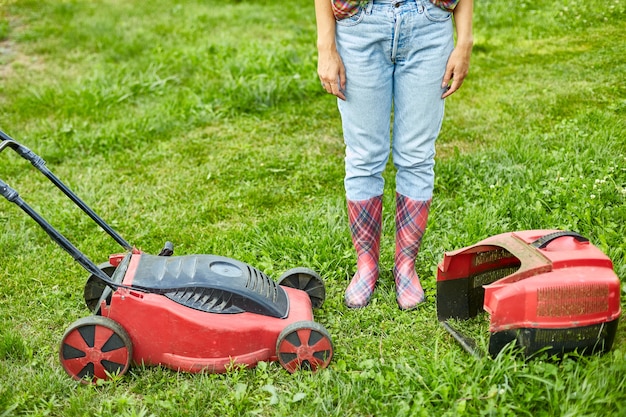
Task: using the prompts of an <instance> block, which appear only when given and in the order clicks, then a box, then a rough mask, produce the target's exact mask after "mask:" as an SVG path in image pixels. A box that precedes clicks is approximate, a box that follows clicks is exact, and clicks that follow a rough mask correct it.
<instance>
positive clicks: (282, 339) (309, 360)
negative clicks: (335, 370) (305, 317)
mask: <svg viewBox="0 0 626 417" xmlns="http://www.w3.org/2000/svg"><path fill="white" fill-rule="evenodd" d="M276 355H277V356H278V361H279V362H280V364H281V365H282V366H283V368H285V369H286V370H287V371H289V372H290V373H294V372H296V371H297V370H298V369H306V370H309V371H312V372H316V371H317V370H318V369H321V368H326V367H327V366H328V364H329V363H330V360H331V359H332V357H333V342H332V340H331V338H330V334H329V333H328V331H327V330H326V329H325V328H324V326H322V325H321V324H318V323H315V322H313V321H298V322H296V323H292V324H290V325H289V326H287V327H285V329H283V331H282V332H280V335H279V336H278V340H277V342H276Z"/></svg>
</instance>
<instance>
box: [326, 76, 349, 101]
mask: <svg viewBox="0 0 626 417" xmlns="http://www.w3.org/2000/svg"><path fill="white" fill-rule="evenodd" d="M322 88H323V89H324V90H326V92H327V93H328V94H332V95H333V96H336V97H337V98H339V99H341V100H345V99H346V96H345V94H344V92H343V87H342V86H341V85H340V84H339V83H338V82H333V81H330V82H329V81H323V80H322Z"/></svg>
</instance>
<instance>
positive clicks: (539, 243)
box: [530, 230, 589, 249]
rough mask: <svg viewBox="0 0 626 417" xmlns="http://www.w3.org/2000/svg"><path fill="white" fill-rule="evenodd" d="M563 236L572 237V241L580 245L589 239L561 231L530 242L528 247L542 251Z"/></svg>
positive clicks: (574, 233)
mask: <svg viewBox="0 0 626 417" xmlns="http://www.w3.org/2000/svg"><path fill="white" fill-rule="evenodd" d="M563 236H570V237H573V238H574V239H576V240H577V241H579V242H581V243H585V242H589V239H587V238H586V237H584V236H583V235H580V234H578V233H576V232H569V231H566V230H563V231H559V232H554V233H550V234H547V235H545V236H543V237H540V238H539V239H537V240H535V241H534V242H532V243H531V244H530V245H531V246H533V247H535V248H537V249H544V248H545V247H546V246H548V245H549V244H550V242H552V241H553V240H555V239H558V238H560V237H563Z"/></svg>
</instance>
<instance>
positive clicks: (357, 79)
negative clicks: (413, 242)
mask: <svg viewBox="0 0 626 417" xmlns="http://www.w3.org/2000/svg"><path fill="white" fill-rule="evenodd" d="M336 40H337V48H338V50H339V54H340V55H341V58H342V60H343V62H344V65H345V68H346V79H347V81H346V89H345V94H346V100H345V101H343V100H338V107H339V112H340V114H341V120H342V127H343V134H344V141H345V144H346V156H345V164H346V176H345V181H344V184H345V189H346V197H347V198H348V200H352V201H359V200H367V199H370V198H372V197H376V196H379V195H382V194H383V189H384V179H383V176H382V173H383V171H384V169H385V166H386V164H387V161H388V159H389V152H390V150H392V151H393V163H394V166H395V167H396V170H397V173H396V191H397V192H398V193H400V194H403V195H405V196H407V197H409V198H412V199H414V200H420V201H425V200H429V199H430V198H431V197H432V193H433V185H434V165H435V140H436V138H437V136H438V135H439V131H440V129H441V123H442V121H443V113H444V100H443V99H442V98H441V95H442V94H443V93H444V91H445V90H444V88H442V86H441V83H442V80H443V75H444V72H445V66H446V63H447V60H448V56H449V55H450V53H451V52H452V49H453V47H454V41H453V27H452V20H451V14H450V13H448V12H446V11H444V10H442V9H440V8H438V7H436V6H434V5H433V4H432V3H430V1H428V0H380V1H379V0H374V1H371V0H370V1H369V3H367V4H366V5H365V6H363V7H361V9H360V10H359V12H357V13H356V14H355V15H354V16H352V17H350V18H347V19H343V20H340V21H338V22H337V26H336ZM392 112H393V113H392ZM392 114H393V126H392V125H391V118H392ZM390 129H391V146H390V143H389V142H390Z"/></svg>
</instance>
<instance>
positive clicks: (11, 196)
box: [0, 180, 20, 203]
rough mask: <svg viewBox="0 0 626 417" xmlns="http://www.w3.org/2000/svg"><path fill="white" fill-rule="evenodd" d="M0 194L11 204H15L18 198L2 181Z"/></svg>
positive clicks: (15, 192) (0, 181)
mask: <svg viewBox="0 0 626 417" xmlns="http://www.w3.org/2000/svg"><path fill="white" fill-rule="evenodd" d="M0 194H2V196H3V197H4V198H6V199H7V200H9V201H10V202H12V203H14V202H16V201H17V199H18V198H19V196H20V195H19V194H18V192H17V191H15V190H14V189H13V188H11V186H10V185H9V184H7V183H6V182H4V181H2V180H0Z"/></svg>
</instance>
